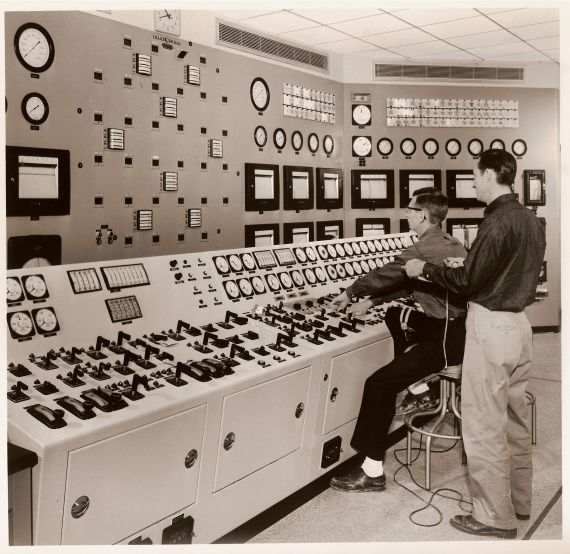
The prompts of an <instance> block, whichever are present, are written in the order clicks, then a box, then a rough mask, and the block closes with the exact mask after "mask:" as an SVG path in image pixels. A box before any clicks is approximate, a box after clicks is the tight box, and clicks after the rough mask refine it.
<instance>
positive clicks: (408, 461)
mask: <svg viewBox="0 0 570 554" xmlns="http://www.w3.org/2000/svg"><path fill="white" fill-rule="evenodd" d="M406 465H407V466H408V467H409V466H411V465H412V432H411V431H408V438H407V442H406Z"/></svg>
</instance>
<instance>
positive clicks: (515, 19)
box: [489, 8, 560, 29]
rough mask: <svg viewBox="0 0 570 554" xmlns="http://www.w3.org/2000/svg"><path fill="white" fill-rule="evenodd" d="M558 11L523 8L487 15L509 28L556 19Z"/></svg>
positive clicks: (553, 9)
mask: <svg viewBox="0 0 570 554" xmlns="http://www.w3.org/2000/svg"><path fill="white" fill-rule="evenodd" d="M559 13H560V11H559V10H558V8H523V9H520V10H511V11H508V12H500V13H494V14H492V15H489V17H490V18H491V19H492V20H493V21H496V22H497V23H500V24H501V25H503V26H504V27H508V28H509V29H510V28H512V27H522V26H523V25H531V24H532V23H544V22H545V21H557V20H558V19H559Z"/></svg>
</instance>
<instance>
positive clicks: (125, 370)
mask: <svg viewBox="0 0 570 554" xmlns="http://www.w3.org/2000/svg"><path fill="white" fill-rule="evenodd" d="M138 359H139V355H138V354H134V353H133V352H131V351H130V350H124V355H123V363H120V362H119V360H117V361H116V362H115V365H114V366H112V367H113V369H114V370H115V371H116V372H117V373H120V374H121V375H130V374H131V373H134V371H133V370H132V369H131V368H130V367H129V362H130V361H134V360H138Z"/></svg>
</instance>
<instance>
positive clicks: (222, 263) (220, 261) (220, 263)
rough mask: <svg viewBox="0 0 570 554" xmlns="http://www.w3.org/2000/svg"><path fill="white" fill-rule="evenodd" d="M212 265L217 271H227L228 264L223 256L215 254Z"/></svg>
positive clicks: (228, 268)
mask: <svg viewBox="0 0 570 554" xmlns="http://www.w3.org/2000/svg"><path fill="white" fill-rule="evenodd" d="M214 265H215V266H216V269H217V270H218V272H219V273H229V271H230V266H229V264H228V261H227V260H226V258H224V256H216V257H215V258H214Z"/></svg>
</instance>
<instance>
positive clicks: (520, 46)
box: [469, 42, 536, 59]
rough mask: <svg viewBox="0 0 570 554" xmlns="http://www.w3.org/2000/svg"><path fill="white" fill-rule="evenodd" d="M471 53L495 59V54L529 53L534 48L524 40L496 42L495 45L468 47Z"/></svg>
mask: <svg viewBox="0 0 570 554" xmlns="http://www.w3.org/2000/svg"><path fill="white" fill-rule="evenodd" d="M469 51H470V52H471V53H472V54H477V55H478V56H481V57H482V58H490V59H495V58H496V57H497V56H507V55H510V54H530V53H533V52H536V50H535V49H534V48H533V47H532V46H529V45H528V44H525V43H524V42H512V43H510V44H497V45H495V46H483V47H482V48H470V49H469Z"/></svg>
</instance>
